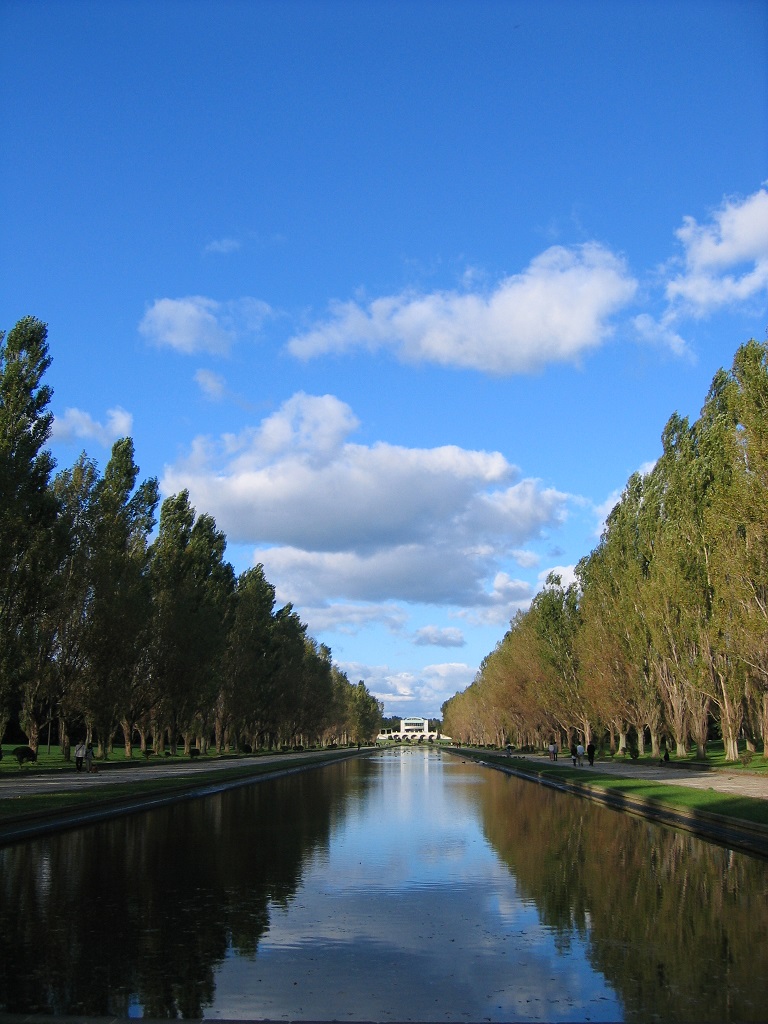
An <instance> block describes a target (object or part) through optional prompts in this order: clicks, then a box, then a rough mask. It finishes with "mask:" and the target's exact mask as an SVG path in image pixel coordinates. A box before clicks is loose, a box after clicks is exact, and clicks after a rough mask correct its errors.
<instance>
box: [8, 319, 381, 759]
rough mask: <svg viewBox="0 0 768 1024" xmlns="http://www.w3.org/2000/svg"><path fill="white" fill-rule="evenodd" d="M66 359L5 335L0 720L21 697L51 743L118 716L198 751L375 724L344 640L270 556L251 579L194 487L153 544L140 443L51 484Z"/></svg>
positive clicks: (26, 328) (24, 324) (152, 492)
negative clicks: (323, 642) (313, 627)
mask: <svg viewBox="0 0 768 1024" xmlns="http://www.w3.org/2000/svg"><path fill="white" fill-rule="evenodd" d="M50 362H51V359H50V355H49V352H48V344H47V329H46V326H45V325H44V324H42V323H40V321H38V320H35V319H34V318H32V317H27V318H25V319H24V320H22V321H20V322H19V323H18V324H17V325H16V326H15V327H14V328H13V330H12V331H11V332H10V333H9V335H8V338H7V340H6V339H5V338H4V336H3V335H1V334H0V732H2V731H3V729H4V726H5V722H6V721H7V718H8V715H9V713H10V709H11V707H12V706H16V707H17V708H20V709H21V724H22V726H23V728H24V729H25V731H26V732H27V736H28V739H29V745H30V747H31V749H32V750H34V751H35V752H37V750H38V746H39V736H40V731H41V727H42V726H43V724H45V723H46V722H47V723H49V725H50V723H51V720H52V718H55V719H56V720H57V725H58V732H59V739H60V742H61V744H62V749H63V750H64V752H65V757H68V754H69V742H70V741H69V736H70V733H77V734H78V735H79V736H82V735H85V734H86V733H87V734H88V736H89V737H93V738H94V739H96V740H97V741H98V744H99V748H100V752H101V753H102V755H104V756H106V753H107V752H108V750H109V747H110V745H111V743H112V738H113V736H114V735H115V733H116V731H117V729H118V727H121V728H122V731H123V736H124V744H125V751H126V754H127V756H130V754H131V745H132V743H133V741H134V738H135V736H136V734H137V732H138V734H139V735H140V736H141V739H142V746H144V745H146V741H147V737H148V735H149V734H151V735H152V741H153V746H154V748H155V749H156V751H157V752H158V753H162V752H163V751H164V747H165V742H166V739H167V740H168V742H169V744H170V747H171V750H172V751H174V752H175V750H176V745H177V742H178V741H179V739H180V738H183V742H184V749H185V753H186V754H188V755H190V754H191V752H192V749H193V748H192V743H193V742H194V743H195V744H196V746H195V747H194V750H195V751H199V752H204V751H205V749H206V747H207V744H208V742H209V740H210V738H211V736H212V735H215V742H216V747H217V750H218V751H219V752H221V751H222V750H223V749H224V747H227V746H234V747H237V746H238V744H239V743H241V742H244V743H246V744H247V745H248V746H250V747H258V746H262V745H268V746H279V745H280V744H281V743H282V744H284V745H287V746H289V747H292V746H303V745H304V744H305V743H310V742H316V741H317V740H319V739H320V737H321V736H330V735H332V734H333V733H338V734H339V735H340V734H341V733H346V732H347V731H348V730H354V731H355V734H356V735H361V736H363V735H365V736H366V737H367V734H368V732H369V731H370V728H371V722H372V721H373V717H375V716H373V714H372V712H371V706H370V701H366V700H364V699H362V698H360V699H359V700H358V704H359V707H357V706H354V707H353V705H354V702H353V701H352V700H351V698H350V696H349V694H350V693H351V691H352V688H351V687H350V686H349V683H348V682H346V683H345V684H344V688H342V689H341V690H339V688H338V687H337V685H336V683H337V675H338V673H337V670H336V669H334V667H333V665H332V661H331V652H330V650H329V649H328V648H326V647H322V646H320V645H318V644H317V643H316V642H315V641H314V640H313V639H312V638H311V637H308V636H307V631H306V625H305V624H304V623H303V622H302V621H301V619H300V618H299V616H298V615H297V614H296V613H295V612H294V611H293V609H292V608H291V606H290V605H287V606H285V607H284V608H280V609H278V610H275V608H274V603H275V592H274V588H273V587H272V585H271V584H270V583H269V582H268V581H267V580H266V578H265V577H264V571H263V567H262V566H257V567H256V568H255V569H252V570H249V571H248V572H247V573H244V574H243V576H242V577H241V578H240V580H235V576H234V571H233V569H232V566H231V565H230V564H229V563H228V562H227V561H226V560H225V552H226V537H225V536H224V534H223V533H222V532H221V531H220V530H219V529H218V528H217V526H216V522H215V520H214V519H213V517H212V516H210V515H208V514H207V513H201V514H200V515H198V514H197V513H196V511H195V509H194V508H192V506H191V504H190V502H189V495H188V493H187V492H186V491H182V492H181V493H180V494H176V495H172V496H171V497H169V498H167V499H166V501H165V502H163V506H162V509H161V512H160V523H159V530H158V533H157V536H156V538H155V540H154V542H153V543H152V544H151V545H150V543H149V538H150V536H151V534H152V531H153V530H154V527H155V512H156V508H157V504H158V485H157V481H156V480H154V479H149V480H145V481H144V482H142V483H137V481H138V476H139V469H138V466H137V465H136V462H135V459H134V447H133V442H132V440H131V439H130V438H122V439H120V440H119V441H117V442H116V443H115V445H114V446H113V449H112V453H111V457H110V460H109V462H108V464H107V466H106V468H105V470H104V475H103V477H102V476H100V474H99V470H98V468H97V466H96V464H95V463H94V462H93V461H92V460H90V459H88V458H87V457H86V456H85V455H82V456H81V457H80V458H79V459H78V460H77V462H76V463H75V465H74V466H73V467H72V468H71V469H65V470H63V471H62V472H60V473H59V474H58V476H57V477H56V478H55V479H54V480H53V482H51V480H50V476H51V473H52V471H53V467H54V463H53V459H52V458H51V455H50V453H49V452H48V451H47V450H46V449H45V447H44V446H45V444H46V442H47V440H48V437H49V435H50V430H51V423H52V416H51V413H50V412H49V411H48V404H49V402H50V398H51V391H50V388H48V387H47V386H46V385H44V384H43V383H42V381H43V377H44V375H45V372H46V371H47V369H48V367H49V365H50ZM365 692H366V695H367V691H365ZM369 696H370V695H367V697H369ZM374 703H375V702H374ZM378 711H380V709H378V707H377V713H378Z"/></svg>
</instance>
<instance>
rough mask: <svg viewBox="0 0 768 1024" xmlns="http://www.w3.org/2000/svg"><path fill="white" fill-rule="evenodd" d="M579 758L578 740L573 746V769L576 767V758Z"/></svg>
mask: <svg viewBox="0 0 768 1024" xmlns="http://www.w3.org/2000/svg"><path fill="white" fill-rule="evenodd" d="M578 756H579V752H578V750H577V749H576V740H574V741H573V743H572V744H571V760H572V761H573V767H574V768H575V767H576V758H577V757H578Z"/></svg>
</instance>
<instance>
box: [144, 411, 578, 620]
mask: <svg viewBox="0 0 768 1024" xmlns="http://www.w3.org/2000/svg"><path fill="white" fill-rule="evenodd" d="M357 427H358V421H357V418H356V416H355V415H354V413H353V412H352V410H351V409H350V408H349V406H348V405H346V404H345V403H344V402H341V401H340V400H339V399H338V398H336V397H334V396H332V395H323V396H312V395H306V394H303V393H299V394H296V395H294V396H293V397H292V398H290V399H289V400H288V401H287V402H285V403H284V405H283V406H281V407H280V409H278V410H277V411H276V412H275V413H273V414H272V415H271V416H268V417H266V418H265V419H264V420H263V421H262V422H261V423H260V424H259V425H258V426H256V427H254V428H251V429H249V430H246V431H244V432H243V433H242V434H240V435H237V436H235V435H228V436H225V437H222V438H220V439H219V440H218V441H212V440H210V439H204V438H201V439H198V440H197V442H196V443H195V444H194V445H193V448H192V450H191V452H190V455H189V457H188V458H187V459H186V460H184V461H183V462H180V463H178V464H176V465H174V466H169V467H167V468H166V470H165V473H164V476H163V481H162V486H163V490H164V491H165V492H166V493H174V492H177V491H179V490H181V489H182V488H186V489H188V490H189V492H190V495H191V499H192V502H193V504H194V505H195V506H196V507H198V508H204V509H206V511H208V512H210V513H211V514H212V515H214V516H215V518H216V521H217V523H218V524H219V526H220V527H221V528H222V529H223V530H224V532H225V533H226V534H227V536H228V537H229V538H230V540H232V541H233V542H235V543H238V544H247V543H250V544H253V545H254V547H255V548H256V549H257V551H256V556H255V557H256V559H257V560H258V561H261V562H263V563H264V566H265V569H266V572H267V575H268V576H269V578H270V579H272V580H274V581H275V582H276V583H277V584H279V585H280V586H281V587H282V588H283V589H284V590H286V591H287V593H286V594H285V597H284V598H283V599H285V600H291V601H294V602H296V603H299V604H300V605H301V606H302V607H311V608H322V607H323V606H324V604H325V603H326V602H327V601H328V600H329V599H338V600H342V601H343V600H346V601H349V602H374V603H381V602H386V601H393V600H401V601H407V602H425V603H432V604H441V605H478V606H489V605H494V604H495V605H501V604H507V603H508V602H509V601H510V600H515V599H518V598H519V597H520V596H521V594H522V592H523V588H524V586H525V585H524V584H521V583H519V581H512V580H509V579H508V578H506V577H502V576H499V575H498V569H499V564H498V563H499V559H500V558H502V557H504V556H505V553H511V551H512V550H516V549H518V548H519V546H520V545H524V544H526V543H528V542H530V541H531V540H533V539H535V538H537V537H540V536H542V535H543V534H544V533H545V532H546V531H547V530H548V529H550V528H551V527H553V526H556V525H557V524H559V523H560V522H561V521H562V519H563V517H564V516H565V512H566V506H567V502H568V496H567V495H565V494H562V493H560V492H558V491H556V490H554V489H552V488H545V487H543V486H542V485H541V484H540V483H539V482H538V481H536V480H531V479H522V480H520V479H518V477H519V476H520V472H519V470H518V468H517V467H516V466H514V465H512V464H511V463H509V462H508V461H507V459H506V458H505V457H504V456H503V455H502V454H501V453H499V452H484V451H471V450H466V449H462V448H458V447H456V446H450V445H449V446H442V447H437V448H424V449H418V448H405V447H402V446H397V445H390V444H386V443H384V442H379V443H376V444H373V445H361V444H355V443H353V442H352V441H351V440H350V437H351V435H352V434H353V433H354V432H355V430H356V429H357Z"/></svg>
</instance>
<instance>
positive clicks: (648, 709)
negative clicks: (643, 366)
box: [443, 341, 768, 760]
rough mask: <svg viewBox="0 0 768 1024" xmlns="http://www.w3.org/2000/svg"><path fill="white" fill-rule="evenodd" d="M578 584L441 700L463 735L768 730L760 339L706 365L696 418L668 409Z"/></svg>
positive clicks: (765, 407) (614, 743)
mask: <svg viewBox="0 0 768 1024" xmlns="http://www.w3.org/2000/svg"><path fill="white" fill-rule="evenodd" d="M662 445H663V450H662V455H661V457H660V458H659V460H658V461H657V462H656V464H655V466H654V468H653V469H652V470H651V471H650V472H649V473H646V474H640V473H637V474H634V475H633V476H632V477H631V478H630V479H629V481H628V483H627V486H626V488H625V490H624V492H623V494H622V496H621V500H620V501H619V502H618V504H617V505H616V506H615V508H614V509H613V511H612V512H611V514H610V515H609V516H608V519H607V522H606V525H605V528H604V530H603V533H602V536H601V539H600V542H599V544H598V545H597V547H596V548H595V549H594V550H593V551H592V552H591V553H590V554H589V555H588V556H587V557H585V558H583V559H582V560H581V562H580V563H579V564H578V566H577V569H576V582H575V583H573V584H572V585H570V586H564V585H563V583H562V578H561V577H558V576H556V575H551V576H550V577H549V578H548V579H547V585H546V587H545V588H544V589H543V590H542V591H541V592H540V593H539V594H538V595H537V596H536V598H535V599H534V600H533V602H532V604H531V606H530V608H529V610H528V611H526V612H522V613H519V614H518V615H517V616H516V617H515V618H514V619H513V621H512V622H511V624H510V629H509V630H508V631H507V633H506V634H505V636H504V638H503V639H502V640H501V641H500V643H499V644H498V645H497V646H496V648H495V650H494V651H493V652H492V653H490V654H489V655H488V656H487V657H486V658H485V659H484V661H483V663H482V666H481V668H480V671H479V673H478V674H477V676H476V678H475V680H474V682H473V683H472V685H471V686H470V687H468V688H467V689H466V690H465V691H463V692H462V693H459V694H457V695H456V696H455V697H453V698H451V699H450V700H449V701H447V702H446V703H445V704H444V705H443V721H444V729H445V731H446V732H447V733H448V734H450V735H451V736H453V737H455V738H461V739H463V740H465V741H467V742H475V743H484V744H487V743H494V744H498V745H502V744H505V743H507V742H512V743H517V744H519V745H534V746H539V745H546V744H548V743H549V742H551V741H552V740H555V741H556V742H566V743H570V742H572V740H573V739H574V738H581V739H583V741H584V743H585V744H586V743H587V742H589V741H590V740H593V741H594V742H595V743H597V744H598V745H600V744H602V743H606V744H609V745H610V748H611V749H612V750H616V749H621V748H624V749H627V744H628V739H629V744H630V747H629V749H630V750H632V746H633V745H634V744H635V743H636V744H637V749H638V751H639V752H644V750H645V747H646V744H647V743H648V742H650V746H651V752H652V753H653V754H654V755H659V754H660V752H661V750H662V748H663V744H664V743H665V742H666V743H667V744H668V745H669V746H670V747H673V748H674V751H676V753H677V755H679V756H682V755H684V754H685V753H687V752H688V751H689V750H692V749H693V748H695V750H696V753H697V756H699V757H704V756H706V745H707V742H708V740H709V739H711V738H713V737H716V736H717V737H721V738H722V741H723V744H724V750H725V756H726V758H727V759H728V760H736V759H737V758H738V757H739V748H738V742H739V739H740V738H743V739H744V741H745V747H746V750H745V754H744V755H742V756H745V755H746V756H747V757H749V756H750V755H749V753H748V751H749V752H754V751H755V750H759V749H760V747H761V746H762V749H763V752H765V749H766V747H765V741H766V738H768V345H766V344H765V343H758V342H756V341H750V342H748V343H746V344H745V345H742V346H741V347H740V348H739V349H738V350H737V352H736V354H735V357H734V360H733V365H732V367H731V369H730V370H729V371H725V370H720V371H718V373H717V374H716V375H715V377H714V379H713V381H712V386H711V388H710V390H709V393H708V395H707V397H706V401H705V403H704V406H703V408H702V410H701V414H700V416H699V418H698V419H697V420H696V421H695V422H694V423H690V422H689V421H688V419H687V418H685V417H681V416H679V415H678V414H677V413H675V414H674V415H673V416H672V417H671V418H670V419H669V421H668V422H667V424H666V426H665V428H664V431H663V434H662Z"/></svg>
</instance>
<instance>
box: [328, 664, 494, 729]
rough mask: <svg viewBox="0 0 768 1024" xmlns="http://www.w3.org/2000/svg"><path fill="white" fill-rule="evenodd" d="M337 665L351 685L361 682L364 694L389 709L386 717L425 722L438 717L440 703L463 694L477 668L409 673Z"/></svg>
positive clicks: (462, 666) (455, 666) (443, 667)
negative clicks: (416, 717) (419, 718)
mask: <svg viewBox="0 0 768 1024" xmlns="http://www.w3.org/2000/svg"><path fill="white" fill-rule="evenodd" d="M338 664H339V667H340V668H341V669H342V671H344V672H346V674H347V676H348V677H349V679H350V680H352V681H353V682H356V681H357V680H358V679H362V680H364V682H365V685H366V686H367V687H368V690H369V691H370V692H371V693H372V694H373V695H374V696H375V697H377V698H378V699H379V700H382V701H384V703H385V705H386V707H387V709H391V710H388V711H387V713H388V714H393V715H397V714H400V715H403V716H407V715H422V716H424V717H426V718H431V717H434V716H435V715H436V714H439V709H440V707H441V706H442V704H443V703H444V701H446V700H448V698H449V697H453V696H454V694H455V693H457V692H458V691H459V690H465V689H466V688H467V687H468V686H469V684H470V683H471V682H472V681H473V679H474V678H475V676H476V675H477V667H476V666H472V665H467V664H465V663H464V662H445V663H442V664H434V665H425V666H424V668H422V669H418V670H415V671H413V672H402V671H395V670H393V669H391V668H390V667H389V666H388V665H368V664H365V663H363V662H344V661H341V662H339V663H338Z"/></svg>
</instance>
